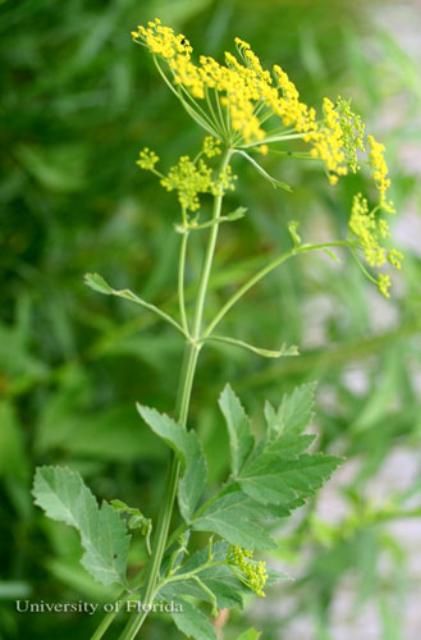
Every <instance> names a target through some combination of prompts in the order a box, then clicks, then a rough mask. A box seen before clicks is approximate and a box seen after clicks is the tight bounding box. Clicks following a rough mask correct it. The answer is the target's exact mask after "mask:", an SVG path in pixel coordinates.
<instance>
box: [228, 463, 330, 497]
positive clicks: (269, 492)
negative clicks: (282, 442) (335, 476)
mask: <svg viewBox="0 0 421 640" xmlns="http://www.w3.org/2000/svg"><path fill="white" fill-rule="evenodd" d="M339 462H340V461H339V459H338V458H334V457H331V456H325V455H322V454H316V455H311V456H310V455H306V454H304V455H300V456H298V457H296V458H292V459H282V458H281V459H280V458H279V456H277V455H274V454H273V453H272V452H270V453H266V452H264V453H262V454H261V455H259V456H257V457H256V458H254V459H253V460H251V461H250V462H249V463H248V464H247V465H246V466H245V467H244V468H243V470H242V472H241V475H240V477H239V478H238V482H239V484H240V486H241V488H242V490H243V491H244V492H245V493H246V494H247V495H249V496H250V497H251V498H253V499H254V500H256V501H257V502H260V503H262V504H275V505H282V506H287V505H289V504H291V503H295V502H296V501H297V500H302V499H304V498H307V497H309V496H310V495H312V494H313V493H314V492H315V490H316V489H318V488H319V487H320V486H321V485H322V484H323V482H324V481H325V480H326V479H327V478H328V477H329V476H330V475H331V473H332V472H333V471H334V470H335V469H336V467H337V466H338V464H339Z"/></svg>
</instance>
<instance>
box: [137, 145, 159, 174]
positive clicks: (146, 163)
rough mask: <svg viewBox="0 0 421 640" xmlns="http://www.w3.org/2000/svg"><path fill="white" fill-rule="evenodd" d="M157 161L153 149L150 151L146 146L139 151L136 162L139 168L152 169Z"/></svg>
mask: <svg viewBox="0 0 421 640" xmlns="http://www.w3.org/2000/svg"><path fill="white" fill-rule="evenodd" d="M158 162H159V157H158V156H157V155H156V153H155V151H151V150H150V149H149V148H148V147H145V148H144V149H142V151H140V153H139V159H138V160H137V162H136V164H137V165H138V167H139V168H140V169H144V170H145V171H153V170H154V169H155V165H156V164H157V163H158Z"/></svg>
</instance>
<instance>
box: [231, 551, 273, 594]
mask: <svg viewBox="0 0 421 640" xmlns="http://www.w3.org/2000/svg"><path fill="white" fill-rule="evenodd" d="M228 562H229V563H230V564H232V565H234V566H235V567H237V568H238V569H239V571H240V573H241V577H242V580H243V582H244V583H245V584H246V585H247V586H248V587H249V589H251V590H252V591H254V592H255V593H256V594H257V595H258V596H260V597H261V598H264V597H265V592H264V587H265V584H266V582H267V579H268V574H267V570H266V562H263V561H256V560H253V552H252V551H249V550H248V549H243V547H240V546H239V545H232V546H231V547H230V549H229V553H228Z"/></svg>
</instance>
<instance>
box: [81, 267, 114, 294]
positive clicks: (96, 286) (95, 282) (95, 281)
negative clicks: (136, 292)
mask: <svg viewBox="0 0 421 640" xmlns="http://www.w3.org/2000/svg"><path fill="white" fill-rule="evenodd" d="M85 284H86V285H87V286H88V287H90V288H91V289H93V290H94V291H98V293H103V294H104V295H106V296H110V295H112V294H113V288H112V287H110V285H109V284H108V282H107V281H106V280H105V279H104V278H103V277H102V276H100V275H99V273H86V274H85Z"/></svg>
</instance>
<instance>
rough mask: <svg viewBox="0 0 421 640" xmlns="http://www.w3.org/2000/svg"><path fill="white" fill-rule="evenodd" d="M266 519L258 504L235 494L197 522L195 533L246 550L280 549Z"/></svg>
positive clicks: (229, 495) (211, 506)
mask: <svg viewBox="0 0 421 640" xmlns="http://www.w3.org/2000/svg"><path fill="white" fill-rule="evenodd" d="M266 515H267V514H266V512H265V510H264V509H263V508H262V506H261V505H260V504H258V503H257V502H256V501H255V500H252V499H250V497H249V496H247V495H246V494H244V493H243V492H242V491H235V492H233V493H229V494H227V495H225V496H222V497H220V498H218V499H216V500H215V502H213V503H211V504H210V505H209V506H208V507H207V509H206V510H205V511H204V512H203V513H201V514H200V516H198V517H196V519H195V520H194V521H193V529H195V530H196V531H210V532H212V533H216V534H218V535H219V536H220V537H221V538H223V539H224V540H227V541H228V542H229V543H230V544H238V545H240V546H241V547H245V548H246V549H273V548H274V547H275V546H276V545H275V543H274V541H273V540H272V538H271V537H270V536H269V534H268V532H267V530H266V529H265V528H264V524H262V523H264V520H265V518H266Z"/></svg>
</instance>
